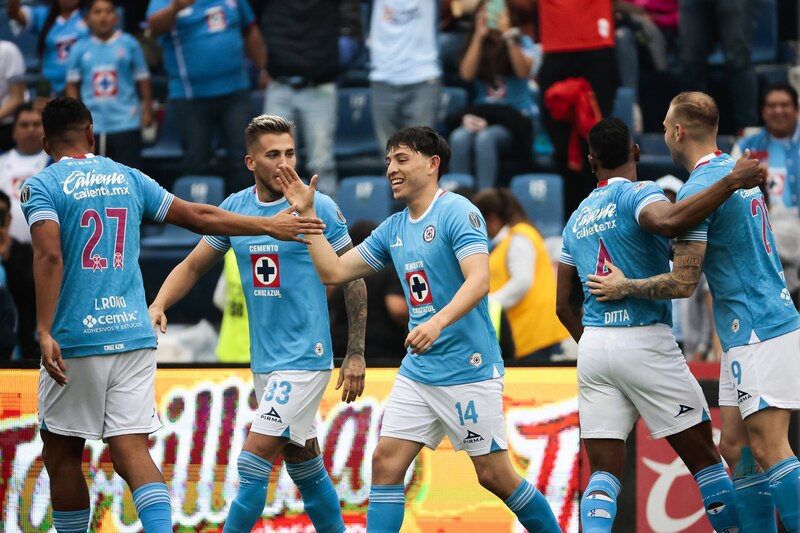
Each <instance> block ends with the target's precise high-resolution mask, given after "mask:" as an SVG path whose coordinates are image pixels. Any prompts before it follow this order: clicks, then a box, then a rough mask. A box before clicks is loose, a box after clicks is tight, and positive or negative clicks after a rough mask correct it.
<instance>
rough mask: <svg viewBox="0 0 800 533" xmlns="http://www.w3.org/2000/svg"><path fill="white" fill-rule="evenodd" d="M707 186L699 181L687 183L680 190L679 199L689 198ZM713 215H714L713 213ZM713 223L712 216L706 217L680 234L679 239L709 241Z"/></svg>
mask: <svg viewBox="0 0 800 533" xmlns="http://www.w3.org/2000/svg"><path fill="white" fill-rule="evenodd" d="M703 189H705V187H703V186H702V185H700V184H697V183H687V184H685V185H684V186H683V187H681V190H680V191H678V198H677V199H678V201H680V200H683V199H684V198H688V197H689V196H692V195H693V194H697V193H699V192H701V191H702V190H703ZM711 216H714V215H713V214H712V215H711ZM710 223H711V217H708V218H706V219H705V220H704V221H702V222H701V223H700V224H698V225H697V226H695V227H694V228H692V229H691V230H689V231H687V232H686V233H684V234H683V235H679V236H678V240H679V241H703V242H705V241H707V240H708V226H709V225H710Z"/></svg>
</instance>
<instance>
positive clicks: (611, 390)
mask: <svg viewBox="0 0 800 533" xmlns="http://www.w3.org/2000/svg"><path fill="white" fill-rule="evenodd" d="M618 329H619V328H586V330H585V332H584V335H583V337H581V341H580V343H579V345H578V417H579V419H580V427H581V438H582V439H618V440H623V441H624V440H625V439H626V438H627V436H628V434H629V433H630V432H631V429H632V428H633V424H634V423H635V422H636V419H637V418H639V413H638V411H636V408H635V407H634V405H633V404H632V403H631V402H630V400H629V399H628V398H627V397H626V396H625V394H624V393H623V391H622V390H620V388H619V387H618V386H617V385H616V383H615V381H614V373H613V367H612V366H611V359H612V357H614V355H615V354H614V350H611V349H609V346H610V343H611V342H613V339H614V338H616V336H617V335H618V334H619V331H618Z"/></svg>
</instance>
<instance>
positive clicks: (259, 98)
mask: <svg viewBox="0 0 800 533" xmlns="http://www.w3.org/2000/svg"><path fill="white" fill-rule="evenodd" d="M263 114H264V91H262V90H260V89H256V90H254V91H250V115H251V116H253V117H257V116H258V115H263Z"/></svg>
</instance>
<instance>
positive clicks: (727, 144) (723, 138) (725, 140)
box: [717, 135, 736, 154]
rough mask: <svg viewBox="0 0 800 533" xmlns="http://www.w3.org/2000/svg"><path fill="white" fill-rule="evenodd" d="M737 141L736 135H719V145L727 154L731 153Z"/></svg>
mask: <svg viewBox="0 0 800 533" xmlns="http://www.w3.org/2000/svg"><path fill="white" fill-rule="evenodd" d="M735 142H736V135H717V147H718V148H719V149H720V150H722V151H723V152H725V153H726V154H729V153H731V148H733V144H734V143H735Z"/></svg>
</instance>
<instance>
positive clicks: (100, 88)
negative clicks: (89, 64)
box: [92, 67, 119, 98]
mask: <svg viewBox="0 0 800 533" xmlns="http://www.w3.org/2000/svg"><path fill="white" fill-rule="evenodd" d="M118 90H119V75H118V74H117V70H116V69H114V68H109V67H100V68H97V69H95V70H94V72H92V91H93V92H94V97H95V98H112V97H114V96H117V91H118Z"/></svg>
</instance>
